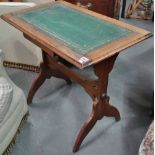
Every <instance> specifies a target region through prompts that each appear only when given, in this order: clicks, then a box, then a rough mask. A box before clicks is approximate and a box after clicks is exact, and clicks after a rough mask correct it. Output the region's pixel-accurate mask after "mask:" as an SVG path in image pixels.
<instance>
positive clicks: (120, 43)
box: [2, 1, 151, 68]
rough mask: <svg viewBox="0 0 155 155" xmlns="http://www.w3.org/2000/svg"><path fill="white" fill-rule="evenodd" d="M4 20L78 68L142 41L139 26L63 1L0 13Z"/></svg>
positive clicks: (144, 36) (142, 36)
mask: <svg viewBox="0 0 155 155" xmlns="http://www.w3.org/2000/svg"><path fill="white" fill-rule="evenodd" d="M2 18H3V19H4V20H6V21H7V22H8V23H10V24H12V25H13V26H15V27H16V28H17V29H19V30H21V31H22V32H23V33H24V34H26V35H28V36H29V37H31V38H32V39H35V40H37V42H38V43H39V44H37V45H41V44H44V46H45V47H46V48H48V49H49V50H51V51H53V52H55V53H56V54H58V55H59V56H61V57H63V58H64V59H66V60H67V61H69V62H70V63H72V64H74V65H75V66H77V67H79V68H83V67H86V66H88V65H91V64H94V63H97V62H99V61H102V60H103V59H105V58H107V57H110V56H112V55H114V54H115V53H117V52H120V51H121V50H123V49H125V48H127V47H129V46H131V45H134V44H135V43H137V42H139V41H142V40H144V39H145V38H147V37H149V36H150V35H151V34H150V33H149V32H148V31H145V30H143V29H140V28H137V27H134V26H131V25H129V24H126V23H123V22H120V21H117V20H115V19H112V18H109V17H106V16H103V15H100V14H97V13H94V12H92V11H89V10H86V9H83V8H79V7H77V6H74V5H72V4H69V3H67V2H63V1H58V2H51V3H46V4H43V5H39V6H36V7H32V8H30V9H24V10H22V11H18V12H15V13H12V14H7V15H3V16H2Z"/></svg>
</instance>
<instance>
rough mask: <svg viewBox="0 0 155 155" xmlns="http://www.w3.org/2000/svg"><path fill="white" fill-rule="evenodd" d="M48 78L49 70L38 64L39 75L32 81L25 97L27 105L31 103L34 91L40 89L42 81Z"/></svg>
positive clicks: (42, 64)
mask: <svg viewBox="0 0 155 155" xmlns="http://www.w3.org/2000/svg"><path fill="white" fill-rule="evenodd" d="M50 77H51V74H50V72H49V70H48V69H47V68H46V66H45V65H44V63H41V64H40V73H39V75H38V77H37V78H36V79H35V80H34V82H33V84H32V86H31V88H30V91H29V94H28V97H27V103H28V104H31V103H32V99H33V96H34V94H35V93H36V91H37V90H38V89H39V88H40V86H41V85H42V84H43V83H44V81H45V80H46V79H47V78H50Z"/></svg>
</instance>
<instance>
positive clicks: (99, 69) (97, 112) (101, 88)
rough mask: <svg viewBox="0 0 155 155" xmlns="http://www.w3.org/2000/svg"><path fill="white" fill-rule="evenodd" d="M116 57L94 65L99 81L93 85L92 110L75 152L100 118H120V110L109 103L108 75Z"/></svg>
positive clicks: (75, 146)
mask: <svg viewBox="0 0 155 155" xmlns="http://www.w3.org/2000/svg"><path fill="white" fill-rule="evenodd" d="M116 57H117V55H115V56H113V57H111V58H108V59H106V60H104V61H102V62H100V63H98V64H97V65H95V66H94V71H95V73H96V75H97V76H98V82H97V84H96V86H93V87H92V90H93V91H94V94H92V96H91V97H92V99H93V107H92V112H91V113H90V115H89V117H88V119H87V120H86V122H85V123H84V125H83V127H82V128H81V130H80V132H79V134H78V136H77V139H76V142H75V144H74V147H73V152H77V151H78V149H79V147H80V145H81V143H82V141H83V140H84V138H85V137H86V136H87V135H88V133H89V132H90V130H91V129H92V128H93V127H94V125H95V124H96V122H97V121H98V120H100V119H102V118H103V117H104V116H108V117H115V120H116V121H118V120H120V114H119V111H118V110H117V109H116V108H115V107H113V106H111V105H110V104H109V99H110V98H109V97H108V96H107V86H108V76H109V73H110V71H111V70H112V68H113V65H114V62H115V59H116ZM92 90H90V91H92ZM87 91H88V90H87Z"/></svg>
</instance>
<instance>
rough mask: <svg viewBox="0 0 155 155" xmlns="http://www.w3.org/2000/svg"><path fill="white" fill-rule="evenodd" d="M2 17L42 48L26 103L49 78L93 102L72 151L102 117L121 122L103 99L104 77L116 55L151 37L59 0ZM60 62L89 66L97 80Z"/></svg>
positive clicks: (105, 83) (105, 79)
mask: <svg viewBox="0 0 155 155" xmlns="http://www.w3.org/2000/svg"><path fill="white" fill-rule="evenodd" d="M1 18H2V19H3V20H5V21H6V22H8V23H9V24H11V25H13V26H14V27H15V28H17V29H19V30H20V31H21V32H23V35H24V37H25V38H26V39H28V40H30V41H31V42H32V43H34V44H36V45H37V46H39V47H40V48H41V49H42V55H43V62H42V63H41V65H40V67H41V71H40V74H39V76H38V77H37V78H36V79H35V80H34V82H33V84H32V86H31V89H30V91H29V95H28V99H27V101H28V103H31V102H32V99H33V96H34V94H35V93H36V91H37V90H38V89H39V87H40V86H41V85H42V84H43V83H44V81H45V79H47V78H51V77H52V76H54V77H57V78H62V79H64V80H65V81H66V82H67V84H71V83H72V81H75V82H77V83H79V84H80V85H81V86H82V87H83V88H84V90H85V91H86V92H87V93H88V94H89V95H90V97H91V98H92V101H93V104H92V111H91V113H90V115H89V117H88V119H87V120H86V121H85V123H84V125H83V127H82V128H81V130H80V132H79V134H78V135H77V139H76V141H75V144H74V147H73V152H76V151H78V149H79V147H80V145H81V143H82V141H83V140H84V138H85V137H86V136H87V134H88V133H89V132H90V130H91V129H92V128H93V126H94V125H95V124H96V122H97V121H98V120H100V119H102V118H103V117H104V116H108V117H114V118H115V119H116V121H119V120H120V113H119V111H118V110H117V109H116V108H115V107H114V106H112V105H111V104H110V103H109V100H110V97H109V96H108V95H107V87H108V76H109V73H110V72H111V70H112V68H113V65H114V62H115V60H116V58H117V56H118V54H119V53H120V52H121V51H123V50H124V49H126V48H128V47H130V46H132V45H134V44H136V43H138V42H140V41H142V40H144V39H146V38H148V37H150V36H151V33H150V32H148V31H146V30H143V29H141V28H138V27H135V26H132V25H129V24H127V23H124V22H121V21H118V20H115V19H112V18H110V17H107V16H103V15H101V14H97V13H95V12H92V11H89V10H87V9H84V8H81V7H78V6H75V5H73V4H69V3H67V2H64V1H57V2H50V3H45V4H41V5H38V6H35V7H32V8H28V9H24V10H22V11H18V12H15V13H10V14H6V15H2V16H1ZM62 60H65V61H67V62H69V63H70V64H72V65H74V66H75V67H76V68H79V69H82V70H83V71H85V70H86V69H87V67H88V66H92V68H93V69H94V73H95V74H96V76H97V77H98V78H97V79H90V78H89V77H85V76H83V75H81V74H79V73H78V72H76V71H75V70H72V69H71V68H70V67H68V66H67V65H66V64H64V63H63V61H62ZM123 76H125V75H123ZM83 104H84V103H83Z"/></svg>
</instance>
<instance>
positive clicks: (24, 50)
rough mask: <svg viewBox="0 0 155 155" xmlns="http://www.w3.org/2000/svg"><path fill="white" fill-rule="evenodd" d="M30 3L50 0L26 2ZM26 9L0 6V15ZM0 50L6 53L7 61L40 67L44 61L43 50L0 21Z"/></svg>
mask: <svg viewBox="0 0 155 155" xmlns="http://www.w3.org/2000/svg"><path fill="white" fill-rule="evenodd" d="M25 1H30V2H32V1H33V2H37V3H40V2H46V1H48V0H25ZM21 8H25V7H9V6H1V5H0V14H4V13H7V12H12V11H15V10H18V9H21ZM0 49H2V50H3V52H4V53H5V60H6V61H12V62H18V63H26V64H31V65H39V64H40V62H41V61H42V55H41V50H40V48H38V47H37V46H35V45H34V44H32V43H31V42H29V41H28V40H26V39H25V38H24V37H23V35H22V33H21V32H20V31H18V30H17V29H15V28H14V27H12V26H10V25H9V24H7V23H6V22H4V21H3V20H2V19H0Z"/></svg>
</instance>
